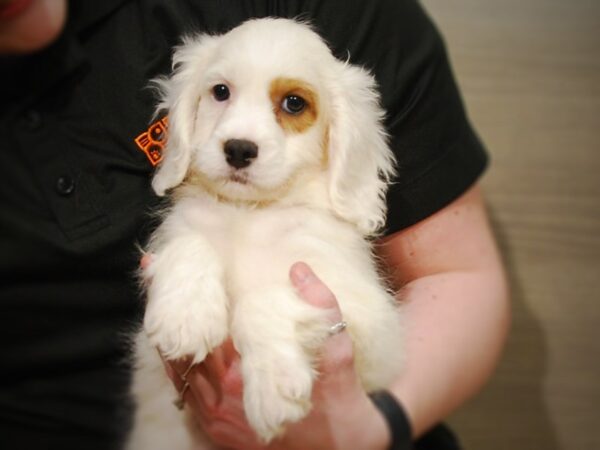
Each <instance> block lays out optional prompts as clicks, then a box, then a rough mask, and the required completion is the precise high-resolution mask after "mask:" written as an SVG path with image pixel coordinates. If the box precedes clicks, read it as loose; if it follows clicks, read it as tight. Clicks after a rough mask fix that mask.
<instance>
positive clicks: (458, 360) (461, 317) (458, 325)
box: [380, 188, 510, 436]
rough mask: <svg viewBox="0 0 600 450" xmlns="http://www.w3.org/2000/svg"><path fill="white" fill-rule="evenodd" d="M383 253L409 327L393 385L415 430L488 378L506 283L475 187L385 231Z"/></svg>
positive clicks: (501, 332)
mask: <svg viewBox="0 0 600 450" xmlns="http://www.w3.org/2000/svg"><path fill="white" fill-rule="evenodd" d="M380 254H381V255H382V256H383V257H384V259H385V261H386V263H387V266H388V267H389V268H390V270H391V274H392V276H393V279H394V281H395V283H396V285H397V286H399V287H401V289H400V291H399V293H398V298H399V300H400V302H401V307H402V308H403V311H404V313H403V315H404V317H405V323H406V326H407V328H408V329H407V333H406V338H407V341H406V343H405V352H406V354H407V357H406V367H405V369H404V371H403V373H402V375H401V376H400V377H399V379H398V380H397V381H396V383H394V385H393V386H392V387H391V390H392V392H393V393H394V394H395V395H396V396H397V398H398V399H400V401H401V403H402V404H403V405H404V407H405V409H406V411H407V413H408V415H409V416H410V420H411V422H412V424H413V431H414V433H415V435H416V436H418V435H420V434H422V433H423V432H424V431H425V430H426V429H428V428H429V427H431V426H432V425H434V424H435V423H437V422H439V421H440V420H442V419H443V418H444V417H445V416H447V415H448V414H449V413H450V412H451V411H453V410H454V409H456V408H457V407H458V406H459V405H461V404H462V403H463V402H465V401H466V400H467V399H468V398H469V397H471V396H472V395H473V394H475V393H476V392H477V391H478V390H479V389H480V388H481V387H482V385H483V384H484V383H485V381H486V380H487V379H488V378H489V376H490V374H491V373H492V371H493V369H494V368H495V365H496V363H497V361H498V359H499V356H500V352H501V349H502V347H503V343H504V341H505V337H506V334H507V329H508V324H509V320H510V319H509V316H510V313H509V301H508V287H507V283H506V281H505V276H504V270H503V267H502V263H501V260H500V257H499V254H498V251H497V249H496V245H495V242H494V238H493V236H492V233H491V231H490V227H489V224H488V220H487V216H486V213H485V207H484V203H483V200H482V197H481V194H480V192H479V189H478V188H473V189H471V190H470V191H469V192H467V193H466V194H464V195H463V196H462V197H460V198H459V199H457V200H456V201H454V202H453V203H452V204H451V205H449V206H447V207H446V208H444V209H443V210H441V211H439V212H438V213H436V214H434V215H433V216H431V217H430V218H428V219H426V220H424V221H422V222H420V223H418V224H416V225H414V226H412V227H410V228H408V229H406V230H403V231H401V232H399V233H396V234H394V235H392V236H390V237H388V238H386V239H384V240H383V241H382V244H381V246H380Z"/></svg>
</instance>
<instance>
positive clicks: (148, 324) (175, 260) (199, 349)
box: [144, 235, 228, 362]
mask: <svg viewBox="0 0 600 450" xmlns="http://www.w3.org/2000/svg"><path fill="white" fill-rule="evenodd" d="M145 276H146V277H148V284H149V285H148V290H147V298H148V304H147V306H146V314H145V317H144V329H145V331H146V333H147V334H148V338H149V342H150V344H151V345H154V346H158V347H160V349H161V351H162V352H163V355H164V356H165V357H166V358H168V359H176V358H181V357H184V356H186V355H194V361H195V362H199V361H202V360H203V359H204V358H205V357H206V355H207V354H208V353H209V352H210V351H211V350H212V349H213V348H215V347H216V346H218V345H219V344H221V343H222V342H223V341H224V340H225V338H226V336H227V331H228V330H227V328H228V327H227V320H228V319H227V296H226V293H225V289H224V270H223V265H222V263H221V261H220V259H219V257H218V255H217V254H216V252H215V251H214V249H213V248H212V247H211V246H210V245H209V244H208V242H207V241H206V240H205V239H204V238H203V237H201V236H198V235H190V236H184V237H178V238H177V239H174V240H171V241H169V242H168V243H167V244H166V245H164V246H162V247H161V248H159V249H158V250H156V251H155V254H154V258H153V259H152V262H151V264H150V266H149V267H148V268H147V269H146V271H145Z"/></svg>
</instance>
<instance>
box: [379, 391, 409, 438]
mask: <svg viewBox="0 0 600 450" xmlns="http://www.w3.org/2000/svg"><path fill="white" fill-rule="evenodd" d="M369 397H371V400H372V401H373V403H374V404H375V406H376V407H377V409H379V411H380V412H381V414H383V417H384V418H385V421H386V422H387V425H388V427H389V429H390V432H391V436H392V442H391V444H390V448H389V450H410V449H412V439H411V437H412V432H411V426H410V422H409V421H408V417H407V416H406V413H405V412H404V409H402V406H400V403H398V400H396V399H395V398H394V396H393V395H392V394H390V393H389V392H388V391H384V390H382V391H376V392H372V393H370V394H369Z"/></svg>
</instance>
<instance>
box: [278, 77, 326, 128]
mask: <svg viewBox="0 0 600 450" xmlns="http://www.w3.org/2000/svg"><path fill="white" fill-rule="evenodd" d="M288 95H296V96H298V97H302V98H303V99H304V101H305V102H306V107H305V108H304V110H303V111H302V112H300V113H298V114H290V113H288V112H286V111H284V110H283V108H282V106H281V102H282V101H283V99H284V98H285V97H287V96H288ZM269 96H270V97H271V102H272V103H273V111H274V112H275V117H276V119H277V123H278V124H279V125H280V126H281V128H283V129H284V130H285V131H286V132H289V133H303V132H305V131H306V130H308V129H309V128H310V127H311V126H312V125H313V124H314V123H315V122H316V121H317V118H318V117H319V110H318V101H319V97H318V95H317V93H316V91H315V90H314V89H313V87H312V86H311V85H309V84H308V83H306V82H304V81H302V80H295V79H293V78H276V79H274V80H273V81H272V82H271V86H270V89H269Z"/></svg>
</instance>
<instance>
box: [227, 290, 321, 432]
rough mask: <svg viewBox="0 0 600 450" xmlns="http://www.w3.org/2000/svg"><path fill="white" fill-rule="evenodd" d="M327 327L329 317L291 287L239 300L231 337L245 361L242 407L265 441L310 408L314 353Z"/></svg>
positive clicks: (243, 364)
mask: <svg viewBox="0 0 600 450" xmlns="http://www.w3.org/2000/svg"><path fill="white" fill-rule="evenodd" d="M327 329H328V325H327V321H326V319H325V313H324V312H323V311H322V310H319V309H317V308H314V307H312V306H309V305H307V304H306V303H304V302H302V301H300V299H298V298H297V296H296V294H295V292H293V290H292V288H291V287H287V286H282V287H280V288H275V289H272V290H269V291H262V292H255V293H252V294H246V295H244V296H242V297H241V298H239V299H238V302H237V303H236V307H235V311H234V317H233V323H232V333H233V339H234V343H235V345H236V348H237V350H238V351H239V352H240V354H241V360H242V375H243V378H244V407H245V411H246V416H247V418H248V421H249V422H250V424H251V425H252V427H253V428H254V429H255V431H256V432H257V433H258V435H259V436H260V437H261V438H262V439H263V440H265V441H267V442H268V441H270V440H271V439H272V438H273V437H275V436H276V435H278V434H279V433H281V432H282V431H283V426H284V425H285V423H287V422H295V421H298V420H300V419H302V418H303V417H304V416H305V415H306V414H307V412H308V410H309V409H310V407H311V403H310V397H311V392H312V386H313V381H314V379H315V377H316V372H315V370H314V367H313V366H314V363H315V356H316V351H317V349H318V348H319V345H320V343H321V342H322V340H323V339H324V337H325V336H326V335H327Z"/></svg>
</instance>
